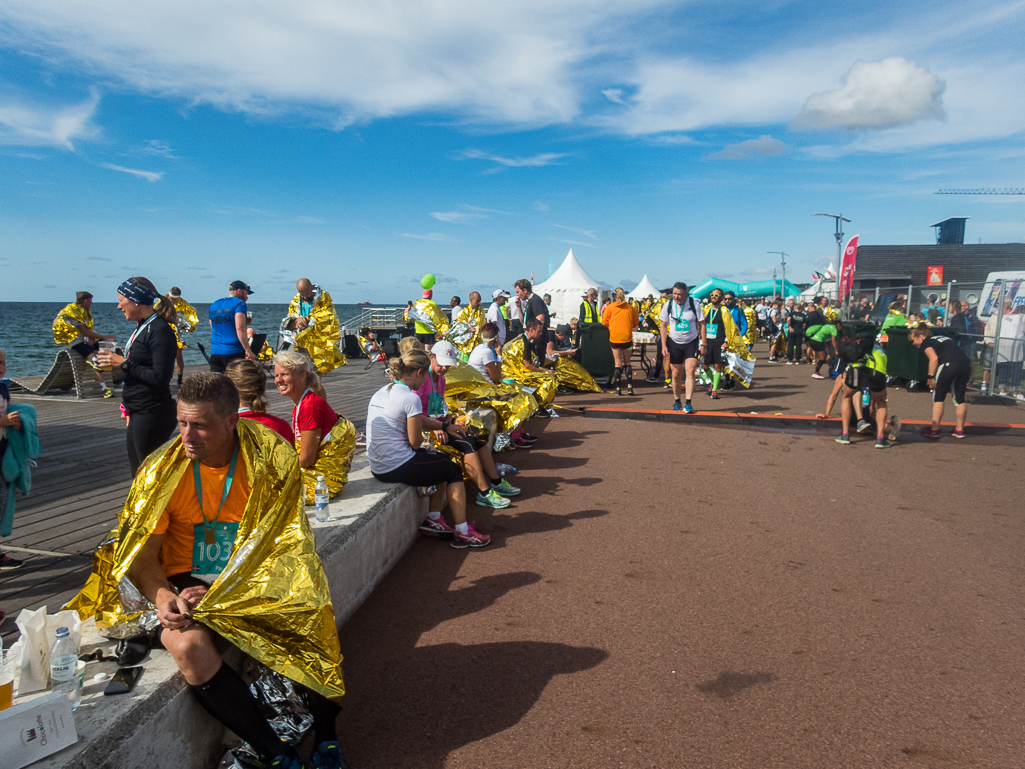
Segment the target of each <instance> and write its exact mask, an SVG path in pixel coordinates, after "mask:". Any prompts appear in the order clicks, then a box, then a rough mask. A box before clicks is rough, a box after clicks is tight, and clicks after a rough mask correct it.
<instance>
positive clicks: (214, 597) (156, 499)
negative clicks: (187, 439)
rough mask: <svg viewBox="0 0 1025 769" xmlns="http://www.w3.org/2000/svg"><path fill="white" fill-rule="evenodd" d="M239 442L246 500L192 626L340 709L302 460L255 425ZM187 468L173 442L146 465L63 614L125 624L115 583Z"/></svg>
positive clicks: (242, 428)
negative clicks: (111, 537)
mask: <svg viewBox="0 0 1025 769" xmlns="http://www.w3.org/2000/svg"><path fill="white" fill-rule="evenodd" d="M236 433H237V435H238V440H239V458H240V459H241V460H242V461H243V462H244V463H245V468H246V477H247V478H248V479H249V480H250V483H251V486H252V492H251V493H250V495H249V501H248V502H247V503H246V507H245V510H244V511H243V513H242V520H241V521H240V522H239V526H238V534H237V537H236V539H235V551H234V552H233V553H232V555H231V558H230V559H229V560H228V564H227V566H225V568H224V571H223V572H221V575H220V577H218V579H217V581H216V582H214V584H213V585H212V586H211V588H210V590H209V591H207V593H206V594H205V595H204V596H203V598H202V599H201V600H200V602H199V604H198V605H197V606H196V607H195V609H194V612H193V617H194V618H195V619H196V620H197V621H199V622H202V623H203V624H204V625H206V626H207V627H209V628H211V629H212V630H214V631H216V632H217V633H218V634H220V635H222V636H224V638H225V639H227V640H228V641H229V642H231V643H232V644H234V645H235V646H237V647H239V649H241V650H242V651H243V652H245V653H246V654H248V655H250V656H251V657H253V658H254V659H256V660H258V661H259V662H262V663H263V664H264V665H266V666H267V667H269V668H271V669H272V670H275V671H277V672H278V673H281V674H282V675H283V676H286V677H288V678H291V679H292V680H293V681H298V682H299V683H301V684H303V685H305V686H308V687H309V688H311V689H313V690H314V691H317V692H320V693H321V694H323V695H324V696H326V697H328V698H330V699H332V700H334V701H335V702H336V703H338V704H341V701H342V696H343V695H344V694H345V687H344V684H343V682H342V657H341V653H340V651H339V647H338V632H337V630H336V627H335V613H334V609H333V607H332V606H331V593H330V590H329V588H328V583H327V578H326V576H325V575H324V568H323V565H322V564H321V562H320V558H319V556H318V555H317V552H316V547H315V543H314V540H313V532H312V530H311V529H310V525H309V522H308V520H307V518H306V512H305V510H304V508H303V504H302V476H301V475H300V472H299V458H298V455H297V454H296V452H295V450H294V449H293V448H292V447H291V446H290V445H288V443H287V442H286V441H282V440H281V439H280V438H279V437H278V436H276V435H275V434H274V433H272V432H271V431H270V430H267V429H266V428H264V427H263V426H262V425H259V424H257V423H255V422H250V421H248V420H245V419H243V420H240V421H239V423H238V426H237V428H236ZM190 463H191V460H189V459H188V457H186V456H185V451H184V449H183V448H182V444H181V438H180V437H177V438H175V439H174V440H173V441H171V442H169V443H167V444H165V445H164V446H163V447H162V448H161V449H158V450H157V451H156V452H154V453H153V454H152V455H151V456H150V457H149V459H148V460H147V461H146V462H145V463H144V464H143V466H142V467H141V468H140V470H139V473H138V475H136V477H135V480H134V481H133V483H132V487H131V489H130V491H129V492H128V499H127V501H126V502H125V506H124V509H123V510H122V511H121V514H120V523H119V526H118V528H117V531H116V534H115V536H116V540H115V541H112V542H110V543H109V544H107V545H104V546H103V547H102V548H101V549H100V550H99V551H98V552H97V553H96V556H95V558H94V559H93V573H92V574H91V575H90V576H89V579H88V581H87V582H86V585H85V587H84V588H83V589H82V590H81V592H79V594H78V595H76V596H75V597H74V598H72V599H71V601H70V602H69V603H68V605H67V608H69V609H75V610H76V611H77V612H78V613H79V616H81V617H82V618H83V619H88V618H89V617H96V620H97V624H101V625H105V624H108V623H109V622H110V621H112V620H113V621H118V620H119V619H128V618H129V617H127V616H125V615H124V613H123V612H122V610H121V607H120V605H119V601H118V583H119V582H120V580H121V579H122V578H123V577H124V576H125V575H126V574H127V573H128V570H129V567H130V566H131V564H132V561H133V559H134V558H135V556H136V555H137V554H138V553H139V551H140V550H141V549H142V547H143V545H145V544H146V540H148V539H149V536H150V533H151V532H152V531H153V528H154V527H155V526H156V524H157V522H158V521H159V520H160V516H161V514H162V513H163V511H164V509H165V508H166V507H167V503H168V501H169V500H170V498H171V495H172V494H173V493H174V490H175V488H177V486H178V483H179V481H181V480H182V478H183V477H184V476H185V473H186V471H187V470H188V469H189V467H190Z"/></svg>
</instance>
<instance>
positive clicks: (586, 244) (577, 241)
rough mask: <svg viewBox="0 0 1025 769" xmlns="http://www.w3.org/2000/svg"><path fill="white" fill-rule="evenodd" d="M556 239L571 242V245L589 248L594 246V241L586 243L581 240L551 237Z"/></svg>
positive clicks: (557, 241) (556, 240)
mask: <svg viewBox="0 0 1025 769" xmlns="http://www.w3.org/2000/svg"><path fill="white" fill-rule="evenodd" d="M549 240H554V241H555V242H556V243H569V244H570V245H571V246H587V247H588V248H594V243H584V242H583V241H580V240H565V239H564V238H549Z"/></svg>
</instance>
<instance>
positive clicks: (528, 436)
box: [519, 433, 537, 445]
mask: <svg viewBox="0 0 1025 769" xmlns="http://www.w3.org/2000/svg"><path fill="white" fill-rule="evenodd" d="M519 438H520V440H523V441H526V442H527V443H529V444H531V445H533V444H535V443H537V436H536V435H531V434H530V433H520V434H519Z"/></svg>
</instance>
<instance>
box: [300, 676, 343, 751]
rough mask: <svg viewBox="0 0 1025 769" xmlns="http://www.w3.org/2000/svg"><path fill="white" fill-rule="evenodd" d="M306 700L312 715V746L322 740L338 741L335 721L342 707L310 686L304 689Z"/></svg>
mask: <svg viewBox="0 0 1025 769" xmlns="http://www.w3.org/2000/svg"><path fill="white" fill-rule="evenodd" d="M306 701H307V703H308V704H309V707H310V715H311V716H313V744H314V746H316V745H320V744H321V743H322V742H338V732H337V730H336V727H335V722H336V721H337V720H338V714H339V713H341V712H342V709H341V708H340V707H339V706H338V705H335V704H334V703H333V702H331V700H329V699H328V698H327V697H325V696H324V695H323V694H319V693H317V692H315V691H313V690H312V689H310V688H307V689H306Z"/></svg>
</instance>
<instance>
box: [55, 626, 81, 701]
mask: <svg viewBox="0 0 1025 769" xmlns="http://www.w3.org/2000/svg"><path fill="white" fill-rule="evenodd" d="M50 679H51V680H52V681H53V690H54V691H55V692H63V693H64V695H65V696H66V697H67V698H68V701H69V702H71V709H72V710H74V709H75V708H77V707H78V703H79V702H80V701H81V699H82V692H81V690H80V689H79V688H78V648H77V647H76V646H75V641H74V640H73V639H72V638H71V634H70V633H69V632H68V629H67V628H66V627H59V628H57V640H56V641H54V642H53V646H51V647H50Z"/></svg>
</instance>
